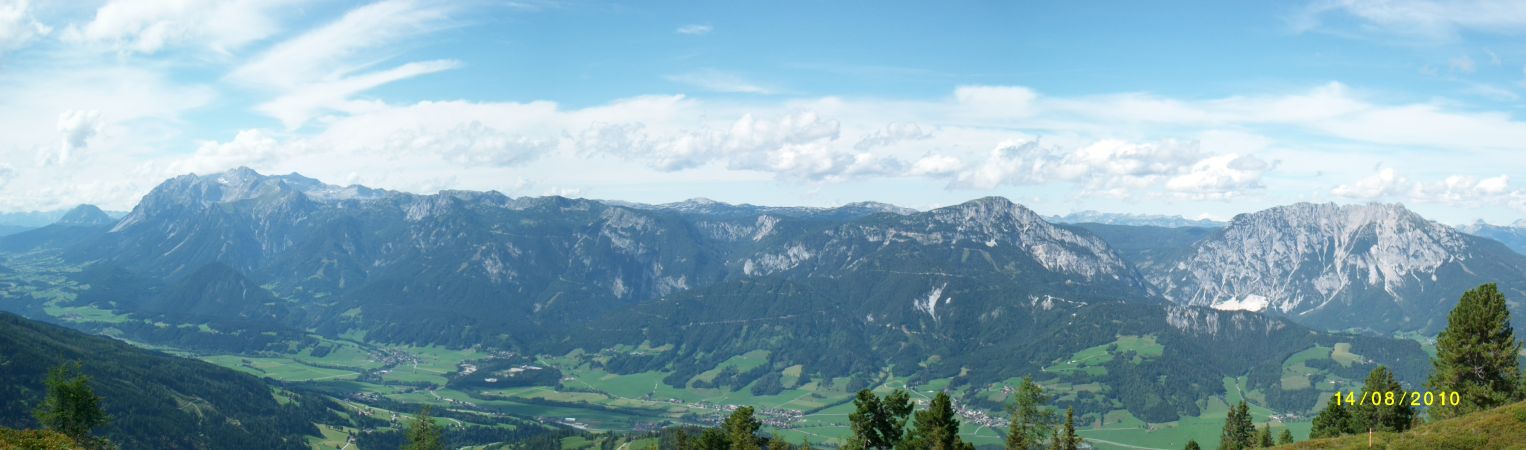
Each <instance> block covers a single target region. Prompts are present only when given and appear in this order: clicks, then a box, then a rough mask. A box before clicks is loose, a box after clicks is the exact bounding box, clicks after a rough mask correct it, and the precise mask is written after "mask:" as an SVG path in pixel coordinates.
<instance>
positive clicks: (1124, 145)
mask: <svg viewBox="0 0 1526 450" xmlns="http://www.w3.org/2000/svg"><path fill="white" fill-rule="evenodd" d="M920 162H921V161H919V163H920ZM914 167H915V166H914ZM1269 168H1270V165H1269V164H1268V163H1266V162H1265V161H1262V160H1261V159H1259V158H1257V157H1255V156H1251V155H1238V154H1233V153H1223V154H1216V153H1210V152H1206V151H1204V150H1202V149H1201V148H1200V147H1199V145H1198V144H1197V143H1196V142H1179V141H1173V140H1166V141H1160V142H1146V143H1134V142H1128V141H1122V140H1116V139H1103V140H1098V141H1095V142H1092V143H1090V144H1086V145H1083V146H1080V147H1075V148H1068V147H1063V146H1057V145H1045V144H1043V143H1041V142H1040V141H1039V140H1037V139H1034V140H1028V141H1022V142H1017V141H1009V142H1003V143H1001V144H999V145H997V146H996V148H994V149H992V150H991V152H990V154H989V155H988V156H987V157H986V159H985V161H984V162H982V163H980V164H977V165H976V166H975V167H973V168H970V169H967V170H964V171H960V172H958V173H957V174H955V176H954V180H953V185H954V186H956V187H963V188H973V189H994V188H997V187H1000V186H1003V185H1022V184H1038V183H1048V182H1067V183H1075V184H1077V185H1080V186H1081V187H1082V188H1083V189H1085V190H1087V191H1090V192H1094V193H1101V194H1105V195H1111V196H1118V197H1128V196H1132V194H1133V193H1137V192H1141V191H1144V190H1155V189H1159V188H1161V187H1163V188H1164V192H1166V193H1169V194H1172V195H1178V196H1183V197H1190V198H1230V197H1234V196H1237V195H1241V194H1243V193H1245V192H1247V191H1251V190H1257V189H1261V188H1262V187H1263V186H1262V185H1261V182H1260V180H1261V177H1262V174H1263V173H1264V172H1265V171H1266V170H1268V169H1269Z"/></svg>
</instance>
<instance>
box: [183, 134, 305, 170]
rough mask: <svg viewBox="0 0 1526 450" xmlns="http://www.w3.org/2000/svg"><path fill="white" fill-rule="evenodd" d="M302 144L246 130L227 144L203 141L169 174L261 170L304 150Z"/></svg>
mask: <svg viewBox="0 0 1526 450" xmlns="http://www.w3.org/2000/svg"><path fill="white" fill-rule="evenodd" d="M301 147H302V144H301V143H299V142H295V141H293V142H281V141H278V140H276V138H275V137H273V136H271V135H270V134H269V133H267V132H265V131H261V130H243V131H240V132H238V134H237V135H235V136H234V137H233V140H232V141H228V142H212V141H208V142H202V143H201V145H199V146H197V148H196V152H195V153H193V154H192V155H190V156H188V157H185V158H182V159H179V160H176V161H172V162H170V163H169V165H168V173H167V175H178V174H186V173H199V174H208V173H214V172H220V171H223V170H228V169H232V168H234V167H239V166H249V167H261V166H263V165H264V164H267V163H270V162H271V161H274V160H276V159H277V158H278V157H279V156H280V155H281V154H282V153H283V152H284V153H295V152H298V151H300V150H301Z"/></svg>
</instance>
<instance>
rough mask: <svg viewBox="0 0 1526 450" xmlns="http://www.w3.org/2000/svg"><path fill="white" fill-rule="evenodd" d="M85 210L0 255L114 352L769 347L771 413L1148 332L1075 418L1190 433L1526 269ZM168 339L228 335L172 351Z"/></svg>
mask: <svg viewBox="0 0 1526 450" xmlns="http://www.w3.org/2000/svg"><path fill="white" fill-rule="evenodd" d="M98 212H99V211H98V210H93V208H84V207H82V208H80V209H79V210H77V211H75V212H72V213H70V214H69V215H68V218H67V220H60V222H59V223H56V224H53V225H49V226H48V227H43V228H40V229H37V230H33V231H31V232H27V233H23V234H18V235H14V236H8V237H4V238H0V253H5V254H6V255H8V256H9V257H10V258H13V259H16V258H20V259H25V260H28V261H33V260H44V261H47V260H53V259H58V260H62V261H65V262H67V263H69V264H74V265H77V266H79V267H81V268H82V269H80V270H77V271H73V272H71V273H72V275H70V277H72V281H73V282H74V283H76V284H77V285H78V286H81V287H82V292H81V293H80V294H79V295H78V296H77V297H76V298H74V299H73V300H72V303H71V304H74V305H93V306H95V307H100V308H105V309H109V310H112V311H115V312H116V313H119V314H125V315H128V316H130V317H133V318H134V319H135V320H137V321H138V322H127V323H120V324H112V325H110V328H111V329H113V330H116V331H118V332H121V333H124V334H125V335H126V336H128V337H131V338H133V339H136V340H141V341H145V342H169V343H170V344H172V345H175V346H179V347H187V346H189V347H194V348H200V349H203V350H216V349H221V350H225V351H240V352H243V351H260V350H271V351H285V350H287V349H288V348H289V345H291V342H294V341H296V340H300V339H302V336H303V335H304V334H305V333H317V334H320V335H324V336H340V335H361V336H365V338H366V339H368V340H374V341H378V342H390V343H401V344H418V345H442V346H448V347H456V348H462V347H474V346H475V347H483V348H500V349H511V350H514V351H520V352H524V353H527V354H567V353H568V352H569V351H574V350H577V349H582V350H585V351H597V350H601V349H606V348H609V347H610V346H613V345H630V346H637V345H643V346H652V347H662V348H669V349H671V350H668V351H663V352H657V353H652V354H640V355H638V354H626V355H623V356H618V357H614V358H612V359H608V360H601V361H602V362H600V364H601V365H603V367H604V369H606V370H609V371H610V372H612V373H635V372H642V371H653V370H655V371H659V372H662V373H664V374H665V375H664V379H663V381H664V382H666V383H667V384H669V385H672V386H675V387H685V386H695V385H696V384H695V383H714V382H715V381H714V378H713V377H709V376H707V377H699V376H698V375H699V374H700V373H701V372H704V371H707V370H711V369H713V368H715V367H718V366H717V364H719V363H720V362H721V361H725V360H727V359H728V358H731V357H735V356H737V355H742V354H747V353H749V352H755V351H764V352H766V354H768V355H769V356H768V357H767V358H768V360H767V361H766V362H765V363H764V364H763V365H762V366H759V367H762V368H763V369H758V370H760V372H756V373H752V372H747V373H739V374H733V376H732V377H731V378H730V380H731V381H730V383H732V384H734V385H735V386H734V387H736V388H741V387H743V386H748V385H752V383H757V384H755V385H753V386H754V389H762V390H763V391H767V386H768V385H769V383H767V382H766V378H762V377H765V376H766V373H772V372H770V371H769V370H768V369H774V372H777V371H779V370H782V369H784V368H787V367H792V366H797V365H799V366H804V367H808V368H809V369H808V370H809V373H808V374H807V375H809V376H811V377H815V378H824V379H828V380H830V379H834V378H852V379H853V380H854V381H852V382H853V383H863V384H865V385H868V384H872V383H875V382H877V381H883V379H882V378H881V377H884V376H889V375H887V374H890V373H893V374H895V376H898V377H910V378H909V379H910V380H912V381H916V380H921V381H927V380H932V379H940V378H952V379H953V380H955V381H954V383H956V384H968V385H973V386H982V385H985V384H988V383H996V382H1001V381H1003V380H1006V379H1007V378H1009V377H1011V376H1013V374H1019V373H1035V372H1036V371H1044V370H1048V367H1049V366H1051V365H1053V364H1055V363H1056V361H1064V360H1065V359H1066V358H1068V357H1069V355H1072V354H1074V353H1075V352H1078V351H1082V350H1085V349H1087V348H1093V347H1098V346H1107V345H1110V343H1113V342H1114V341H1115V340H1116V339H1125V338H1127V337H1128V336H1135V337H1137V336H1149V339H1153V340H1155V341H1156V342H1159V343H1162V344H1163V346H1164V348H1166V349H1168V350H1166V351H1164V352H1163V353H1161V354H1159V355H1153V354H1152V355H1149V356H1145V355H1138V354H1135V355H1134V356H1127V354H1125V356H1127V357H1119V358H1115V359H1113V361H1114V362H1113V363H1108V364H1109V365H1107V366H1106V367H1105V368H1104V369H1105V370H1102V371H1101V373H1100V374H1099V373H1086V374H1071V375H1066V376H1068V377H1072V378H1074V379H1073V381H1074V382H1076V383H1086V382H1098V383H1102V384H1103V385H1106V386H1110V388H1109V389H1110V392H1112V393H1113V397H1112V398H1109V399H1092V400H1084V401H1083V400H1076V402H1077V403H1076V404H1077V406H1078V407H1080V408H1083V411H1091V412H1105V411H1107V410H1109V409H1110V408H1112V407H1118V406H1122V407H1124V408H1126V409H1128V410H1129V411H1130V412H1133V413H1135V415H1136V416H1138V417H1141V418H1145V419H1147V420H1151V421H1169V420H1175V418H1177V417H1179V416H1181V415H1193V414H1196V412H1197V411H1198V410H1199V409H1200V408H1201V405H1199V404H1198V403H1196V401H1197V400H1198V399H1202V398H1205V397H1206V396H1209V395H1214V394H1215V393H1221V392H1222V391H1223V389H1224V386H1225V385H1224V384H1223V380H1224V379H1226V378H1231V379H1232V378H1234V377H1239V376H1247V374H1249V375H1248V376H1249V378H1248V379H1249V381H1248V382H1249V383H1251V386H1250V387H1252V388H1255V389H1257V390H1258V392H1261V393H1263V395H1265V396H1266V398H1267V401H1268V402H1269V403H1270V404H1272V405H1274V406H1278V407H1287V408H1291V409H1294V410H1299V409H1308V408H1311V407H1312V406H1313V405H1312V403H1310V401H1311V400H1313V399H1314V397H1312V396H1310V395H1304V394H1294V393H1292V392H1294V391H1296V390H1297V388H1294V387H1290V388H1288V389H1289V390H1287V391H1284V390H1283V387H1282V384H1281V383H1280V382H1279V379H1280V377H1281V376H1282V372H1283V367H1282V364H1283V361H1284V360H1285V359H1286V358H1287V357H1288V356H1289V355H1291V354H1293V353H1296V352H1299V351H1302V350H1304V349H1308V348H1310V347H1318V346H1323V347H1332V346H1335V345H1337V344H1343V343H1344V344H1346V345H1349V346H1350V348H1351V351H1352V352H1355V353H1356V354H1359V355H1363V356H1364V358H1362V359H1361V362H1360V364H1358V365H1357V366H1353V367H1352V368H1345V369H1342V370H1348V371H1356V370H1359V368H1361V367H1368V366H1371V365H1375V364H1385V365H1388V366H1389V367H1391V368H1394V369H1395V371H1396V372H1397V373H1399V375H1400V376H1401V378H1402V379H1404V380H1406V382H1409V383H1411V385H1417V384H1418V383H1419V382H1420V381H1421V379H1422V378H1423V376H1424V373H1425V372H1426V370H1427V367H1425V364H1424V362H1425V361H1426V357H1425V355H1424V353H1423V352H1422V351H1421V350H1420V347H1419V345H1418V344H1417V343H1416V342H1414V341H1409V340H1395V339H1390V338H1383V337H1374V336H1362V335H1353V334H1346V333H1337V332H1332V331H1344V330H1365V331H1367V332H1379V333H1388V332H1394V331H1416V332H1421V333H1434V332H1435V331H1436V330H1437V327H1438V325H1439V324H1440V323H1441V322H1443V321H1444V318H1445V314H1446V312H1447V311H1448V310H1450V308H1451V305H1453V304H1455V302H1456V299H1457V297H1458V296H1459V295H1460V294H1461V292H1462V291H1463V290H1465V289H1467V288H1471V287H1473V286H1476V285H1478V284H1481V283H1485V282H1496V283H1499V284H1500V286H1501V288H1502V290H1503V291H1505V292H1506V293H1507V294H1508V295H1509V296H1510V297H1511V298H1512V299H1514V301H1515V302H1516V303H1513V304H1512V308H1513V309H1515V310H1516V311H1519V307H1520V304H1519V301H1520V299H1521V298H1526V290H1523V286H1526V257H1522V256H1521V255H1519V254H1517V253H1514V252H1511V251H1509V250H1508V249H1506V248H1505V246H1504V245H1503V244H1501V243H1499V242H1496V241H1493V240H1489V239H1485V238H1480V237H1477V236H1473V235H1469V234H1465V233H1461V232H1459V231H1457V230H1455V229H1452V228H1450V227H1447V226H1445V225H1440V224H1437V223H1435V222H1433V221H1429V220H1426V219H1425V218H1423V217H1420V216H1419V215H1417V214H1415V213H1413V212H1411V211H1408V210H1406V209H1405V208H1403V207H1402V206H1399V205H1380V204H1369V205H1346V206H1338V205H1332V204H1297V205H1289V206H1284V207H1277V208H1272V209H1268V210H1264V211H1259V212H1255V213H1248V214H1242V215H1239V216H1236V217H1235V218H1234V219H1233V220H1231V221H1230V222H1228V223H1227V224H1224V225H1222V226H1212V224H1197V225H1192V226H1170V227H1164V226H1156V225H1123V224H1118V223H1117V222H1118V221H1116V220H1114V221H1113V222H1115V223H1111V224H1110V223H1102V222H1103V221H1102V220H1101V219H1097V220H1090V221H1084V222H1083V223H1075V224H1063V223H1055V222H1052V221H1050V220H1047V219H1045V218H1044V217H1043V216H1040V215H1039V214H1037V213H1035V212H1033V211H1031V210H1029V209H1028V208H1026V207H1024V206H1022V205H1019V204H1016V203H1013V202H1011V201H1009V200H1007V199H1004V198H999V197H988V198H981V199H975V200H971V201H968V202H965V203H961V204H958V205H953V206H948V207H943V208H937V209H932V210H928V211H916V210H910V209H905V208H899V207H895V206H891V205H885V204H877V203H855V204H848V205H844V206H842V207H837V208H788V207H765V206H754V205H730V204H725V203H720V202H714V201H708V200H703V199H696V200H690V201H686V202H679V203H671V204H664V205H643V204H632V203H624V202H602V201H595V200H586V199H570V198H563V197H538V198H537V197H521V198H511V197H509V196H505V195H503V194H500V193H497V192H469V191H442V192H440V193H437V194H430V195H421V194H412V193H404V192H395V191H387V190H380V189H372V188H367V187H364V186H332V185H327V184H324V183H321V182H319V181H317V180H313V179H311V178H307V177H303V176H301V175H298V174H289V175H275V176H270V175H262V174H259V173H256V172H254V171H252V170H249V169H243V168H240V169H236V170H231V171H228V172H223V173H217V174H210V175H185V176H180V177H176V178H173V179H170V180H168V181H166V182H164V183H163V184H161V185H159V186H158V187H156V188H155V189H154V190H152V191H151V192H150V193H149V194H147V195H146V196H144V198H143V199H142V201H140V202H139V204H138V205H137V206H136V207H135V208H134V209H133V210H132V211H131V212H129V213H128V214H127V215H125V216H123V217H122V218H120V219H118V220H110V219H109V218H104V219H103V218H102V217H101V216H102V215H101V214H97V213H98ZM76 213H77V214H76ZM1151 220H1154V219H1151ZM1160 223H1175V222H1169V221H1168V222H1160ZM1199 225H1203V226H1199ZM50 258H51V259H50ZM1515 317H1517V318H1518V321H1519V319H1520V318H1522V317H1526V315H1523V314H1520V313H1517V314H1516V315H1515ZM164 322H168V323H176V324H194V325H197V326H203V327H208V328H210V329H212V330H217V331H216V332H213V333H203V334H204V335H201V334H197V335H194V336H188V335H186V334H185V333H184V332H183V331H184V330H185V329H184V328H176V329H174V330H175V333H174V334H173V335H170V334H168V333H167V332H166V331H165V329H164V328H162V327H157V326H155V325H154V324H156V323H164ZM193 330H194V328H193ZM192 333H193V334H194V333H195V332H194V331H192ZM167 339H168V340H172V341H165V340H167ZM1130 339H1132V338H1130ZM1122 361H1132V362H1130V363H1123V362H1122ZM887 371H888V372H887ZM1088 380H1089V381H1088ZM776 381H777V380H775V382H776ZM758 386H763V387H758ZM1125 386H1134V387H1135V389H1126V388H1125ZM1114 402H1116V403H1114Z"/></svg>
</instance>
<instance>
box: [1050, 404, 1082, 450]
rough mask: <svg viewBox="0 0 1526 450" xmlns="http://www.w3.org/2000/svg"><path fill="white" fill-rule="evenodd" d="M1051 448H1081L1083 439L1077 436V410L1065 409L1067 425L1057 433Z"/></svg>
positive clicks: (1066, 449) (1072, 449)
mask: <svg viewBox="0 0 1526 450" xmlns="http://www.w3.org/2000/svg"><path fill="white" fill-rule="evenodd" d="M1051 442H1052V444H1051V445H1050V447H1052V448H1054V449H1056V450H1076V449H1077V448H1079V447H1080V446H1081V437H1080V436H1077V435H1076V410H1075V408H1065V425H1064V426H1062V427H1061V428H1060V431H1059V432H1058V433H1055V435H1054V440H1053V441H1051Z"/></svg>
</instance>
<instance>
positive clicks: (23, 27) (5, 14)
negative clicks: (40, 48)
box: [0, 0, 52, 54]
mask: <svg viewBox="0 0 1526 450" xmlns="http://www.w3.org/2000/svg"><path fill="white" fill-rule="evenodd" d="M50 32H52V28H51V27H49V26H47V25H43V24H42V22H38V21H37V19H36V18H34V17H32V12H31V5H30V4H29V2H28V1H27V0H0V54H3V53H5V52H8V51H11V50H15V49H18V48H21V47H25V46H26V45H27V44H30V43H32V41H34V40H36V39H37V38H39V37H42V36H46V35H47V34H48V33H50Z"/></svg>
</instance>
